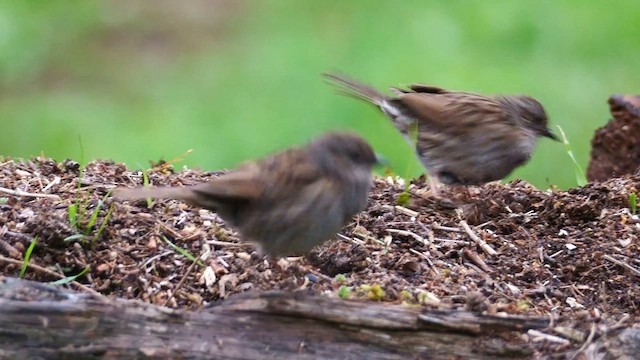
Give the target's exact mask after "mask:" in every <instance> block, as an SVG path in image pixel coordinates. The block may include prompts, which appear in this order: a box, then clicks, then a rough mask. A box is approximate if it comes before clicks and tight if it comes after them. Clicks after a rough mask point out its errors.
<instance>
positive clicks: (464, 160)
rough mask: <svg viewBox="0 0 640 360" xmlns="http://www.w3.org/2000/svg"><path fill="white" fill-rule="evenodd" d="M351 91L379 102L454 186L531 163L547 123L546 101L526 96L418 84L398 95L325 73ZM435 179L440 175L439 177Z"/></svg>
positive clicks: (431, 169)
mask: <svg viewBox="0 0 640 360" xmlns="http://www.w3.org/2000/svg"><path fill="white" fill-rule="evenodd" d="M324 76H325V77H327V78H328V79H330V80H331V81H332V82H333V83H334V84H336V85H337V86H339V87H340V89H341V90H342V91H343V92H344V93H346V94H347V95H350V96H354V97H356V98H359V99H362V100H365V101H367V102H370V103H372V104H374V105H376V106H378V107H379V108H380V109H381V110H382V112H383V113H384V114H385V115H386V116H387V117H388V118H390V119H391V121H392V122H393V124H394V126H395V127H396V129H398V131H400V133H402V135H403V136H404V137H405V139H406V140H407V141H408V142H409V144H410V145H411V146H415V151H416V154H417V156H418V158H419V159H420V161H421V162H422V164H423V166H424V167H425V168H426V169H427V171H428V173H429V175H430V177H431V178H432V191H433V192H434V193H436V194H437V190H436V187H435V186H434V185H435V182H436V179H437V180H440V181H441V182H443V183H445V184H449V185H481V184H484V183H487V182H491V181H495V180H500V179H502V178H504V177H506V176H507V175H509V173H511V171H513V169H515V168H516V167H518V166H520V165H523V164H524V163H526V162H527V161H528V160H529V158H530V157H531V154H532V153H533V151H534V149H535V146H536V141H537V138H538V137H541V136H545V137H548V138H551V139H554V140H558V138H557V137H556V136H555V135H554V134H553V133H552V132H551V131H550V130H549V129H548V128H547V114H546V113H545V111H544V108H543V107H542V105H541V104H540V103H539V102H538V101H537V100H536V99H534V98H532V97H530V96H526V95H518V96H482V95H477V94H473V93H466V92H457V91H448V90H444V89H441V88H439V87H435V86H429V85H420V84H414V85H411V86H410V87H409V90H403V89H398V88H391V90H392V91H393V93H394V94H395V95H396V96H395V97H391V96H386V95H384V94H382V93H381V92H379V91H377V90H375V89H374V88H372V87H370V86H367V85H365V84H362V83H359V82H357V81H354V80H352V79H349V78H347V77H345V76H342V75H336V74H324ZM434 178H435V179H434Z"/></svg>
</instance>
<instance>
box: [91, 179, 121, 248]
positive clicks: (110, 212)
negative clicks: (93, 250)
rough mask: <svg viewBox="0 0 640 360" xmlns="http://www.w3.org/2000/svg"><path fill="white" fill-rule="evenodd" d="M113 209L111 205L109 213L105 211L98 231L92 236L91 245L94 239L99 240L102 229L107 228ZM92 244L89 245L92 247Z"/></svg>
mask: <svg viewBox="0 0 640 360" xmlns="http://www.w3.org/2000/svg"><path fill="white" fill-rule="evenodd" d="M109 193H111V191H109ZM107 196H109V194H107ZM114 208H115V206H114V204H111V206H109V211H107V215H105V216H104V220H102V224H100V227H99V228H98V231H97V232H96V234H95V235H94V236H93V243H95V241H96V239H99V238H100V234H102V230H104V228H105V227H107V223H108V222H109V219H110V218H111V214H112V213H113V209H114ZM93 243H92V244H91V245H93Z"/></svg>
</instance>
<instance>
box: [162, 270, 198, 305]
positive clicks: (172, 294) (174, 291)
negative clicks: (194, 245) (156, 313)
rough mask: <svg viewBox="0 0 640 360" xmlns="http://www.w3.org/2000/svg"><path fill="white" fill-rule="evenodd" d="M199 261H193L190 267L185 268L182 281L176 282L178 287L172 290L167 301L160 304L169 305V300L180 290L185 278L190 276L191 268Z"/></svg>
mask: <svg viewBox="0 0 640 360" xmlns="http://www.w3.org/2000/svg"><path fill="white" fill-rule="evenodd" d="M198 260H199V259H197V258H196V259H195V260H194V261H193V262H192V263H191V265H189V267H188V268H187V272H186V273H185V274H184V276H183V277H182V279H180V281H178V285H176V288H175V289H173V292H171V296H169V297H168V298H167V301H165V302H164V304H162V305H163V306H167V304H168V303H169V301H171V299H173V298H174V297H175V295H176V293H177V292H178V290H180V287H181V286H182V284H183V283H184V281H185V280H186V279H187V277H188V276H189V274H191V271H192V270H193V268H194V267H195V266H196V264H197V263H198Z"/></svg>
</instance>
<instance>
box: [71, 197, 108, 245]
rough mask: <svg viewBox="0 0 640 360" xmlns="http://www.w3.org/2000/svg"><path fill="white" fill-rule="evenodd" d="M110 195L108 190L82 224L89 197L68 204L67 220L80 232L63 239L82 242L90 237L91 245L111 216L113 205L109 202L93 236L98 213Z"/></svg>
mask: <svg viewBox="0 0 640 360" xmlns="http://www.w3.org/2000/svg"><path fill="white" fill-rule="evenodd" d="M110 195H111V191H109V192H108V193H107V194H106V195H105V197H104V199H102V200H100V201H98V205H97V206H96V208H95V209H93V212H92V213H91V217H90V218H89V221H88V222H87V224H86V225H82V224H81V223H82V219H83V218H84V216H86V214H87V207H88V202H89V197H88V196H87V197H86V199H85V200H84V201H82V202H81V203H80V204H79V205H76V204H73V205H70V206H69V221H70V222H71V224H72V225H73V226H74V227H75V228H76V229H77V230H79V231H81V233H79V234H75V235H71V236H67V237H66V238H65V239H64V240H63V241H64V242H69V241H74V240H82V242H83V243H84V241H86V240H87V239H89V238H91V239H92V243H91V245H92V246H93V244H94V243H95V240H96V239H98V238H99V237H100V234H101V233H102V231H103V230H104V229H105V227H106V226H107V224H108V223H109V219H110V218H111V214H112V213H113V209H114V205H113V204H111V206H110V207H109V211H107V214H106V215H105V217H104V219H103V220H102V223H101V224H100V227H99V228H98V230H97V231H96V233H95V234H94V235H93V236H91V233H92V232H93V231H94V229H95V226H96V222H97V220H98V215H99V214H100V211H101V210H102V207H103V206H104V202H105V200H106V198H108V197H109V196H110Z"/></svg>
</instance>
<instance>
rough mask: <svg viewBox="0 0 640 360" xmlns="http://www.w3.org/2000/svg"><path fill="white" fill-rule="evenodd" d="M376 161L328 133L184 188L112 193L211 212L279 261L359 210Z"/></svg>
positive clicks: (347, 139) (345, 136)
mask: <svg viewBox="0 0 640 360" xmlns="http://www.w3.org/2000/svg"><path fill="white" fill-rule="evenodd" d="M376 162H377V158H376V155H375V153H374V151H373V149H372V148H371V146H370V145H369V144H368V143H367V142H366V141H365V140H364V139H363V138H361V137H360V136H358V135H355V134H352V133H343V132H335V133H329V134H326V135H323V136H320V137H319V138H316V139H314V140H312V141H311V142H310V143H309V144H307V145H306V146H303V147H298V148H291V149H288V150H285V151H282V152H280V153H277V154H274V155H271V156H269V157H267V158H265V159H262V160H259V161H255V162H249V163H246V164H244V165H241V166H240V167H238V168H237V169H236V170H234V171H231V172H229V173H227V174H224V175H222V176H220V177H219V178H216V179H213V180H211V181H209V182H207V183H202V184H198V185H194V186H190V187H158V188H152V187H151V188H149V187H140V188H118V189H116V190H115V191H114V196H115V197H119V198H124V199H145V198H148V197H153V198H172V199H177V200H182V201H184V202H186V203H188V204H190V205H195V206H198V207H202V208H205V209H210V210H212V211H215V212H216V213H217V214H218V215H220V217H221V218H222V219H223V220H224V221H226V222H227V223H228V224H229V225H231V226H233V227H235V228H236V229H237V230H238V232H239V233H240V236H241V238H242V239H243V240H246V241H251V242H254V243H256V244H257V245H258V252H259V253H266V254H268V255H271V256H276V257H278V256H286V255H293V254H300V253H304V252H307V251H309V250H310V249H312V248H313V247H314V246H316V245H319V244H321V243H322V242H324V241H325V240H328V239H329V238H330V237H331V236H332V235H334V234H335V233H336V232H337V231H339V230H340V229H341V228H342V226H344V225H345V224H346V223H347V222H348V221H349V220H350V219H351V218H352V217H353V216H354V215H355V214H356V213H358V212H360V211H361V210H363V209H364V207H365V205H366V202H367V193H368V191H369V189H370V187H371V184H372V175H371V169H372V167H373V165H374V164H375V163H376Z"/></svg>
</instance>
